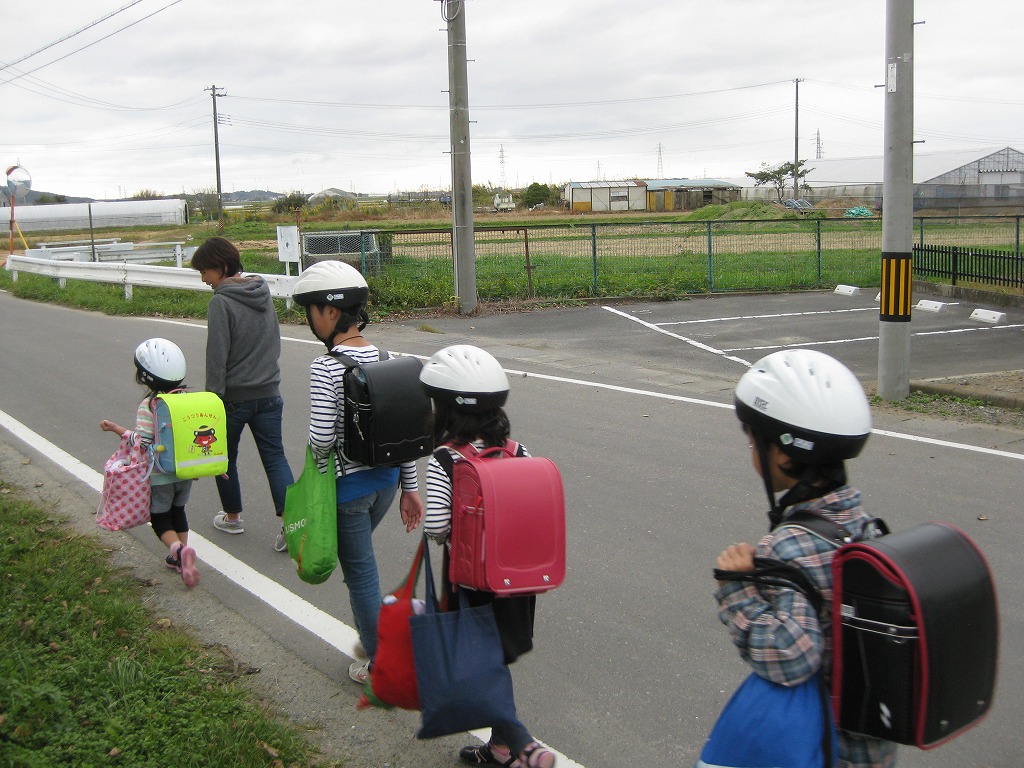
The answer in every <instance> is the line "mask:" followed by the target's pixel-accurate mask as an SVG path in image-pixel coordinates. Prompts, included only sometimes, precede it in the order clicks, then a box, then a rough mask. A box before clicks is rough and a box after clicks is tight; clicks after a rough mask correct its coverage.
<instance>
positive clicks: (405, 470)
mask: <svg viewBox="0 0 1024 768" xmlns="http://www.w3.org/2000/svg"><path fill="white" fill-rule="evenodd" d="M368 298H369V288H368V286H367V284H366V280H364V279H363V276H362V275H361V274H359V272H358V270H356V269H355V268H354V267H352V266H350V265H348V264H345V263H344V262H341V261H322V262H319V263H317V264H313V265H312V266H310V267H308V268H307V269H305V270H304V271H303V272H302V273H301V274H300V275H299V277H298V279H297V280H296V281H295V284H294V286H293V287H292V300H293V301H294V302H295V303H296V304H299V305H300V306H303V307H305V309H306V319H307V320H308V322H309V327H310V329H311V330H312V331H313V335H314V336H316V337H317V338H318V339H319V340H320V341H322V342H323V343H324V345H325V346H326V347H327V350H328V352H331V351H333V352H335V353H340V354H343V355H345V356H346V357H348V358H349V359H350V360H352V361H353V362H355V363H357V364H365V363H373V362H377V361H378V360H380V351H379V350H378V349H377V347H376V346H374V345H373V344H371V343H370V342H369V341H368V340H367V339H366V338H365V337H364V336H363V333H362V332H363V329H364V328H365V327H366V325H367V323H368V322H369V317H368V315H367V313H366V302H367V300H368ZM344 372H345V365H344V364H343V363H342V362H340V361H339V360H337V359H336V358H334V357H332V356H331V355H329V354H327V355H320V356H319V357H317V358H316V359H315V360H313V362H312V363H311V364H310V367H309V444H310V446H312V448H313V452H314V454H316V456H317V459H318V460H319V461H320V462H321V465H320V469H321V471H325V470H326V467H327V461H328V457H329V456H330V453H331V451H333V450H335V446H340V445H343V444H344V439H345V418H344V417H345V407H344V406H345V384H344ZM338 464H339V466H338V468H337V473H338V474H337V502H338V560H339V562H340V564H341V570H342V573H343V574H344V576H345V584H347V585H348V592H349V602H350V604H351V606H352V615H353V617H354V619H355V624H356V629H357V631H358V632H359V640H360V643H361V644H362V646H363V649H364V651H365V652H366V655H367V656H368V658H367V659H366V660H356V661H354V662H353V663H352V664H351V665H350V666H349V677H351V678H352V679H353V680H355V681H356V682H357V683H360V684H362V683H365V682H366V679H367V676H368V675H369V672H370V666H371V664H372V661H373V657H374V655H375V653H376V650H377V616H378V613H379V612H380V604H381V598H382V595H381V590H380V577H379V574H378V570H377V560H376V556H375V555H374V551H373V537H372V535H373V532H374V530H375V529H376V528H377V525H378V524H379V523H380V521H381V520H382V519H383V517H384V513H385V512H387V511H388V508H389V507H390V506H391V503H392V501H393V500H394V498H395V495H396V494H397V493H398V489H399V487H401V498H400V499H399V504H398V509H399V513H400V514H401V516H402V522H403V523H404V524H405V528H406V531H412V530H413V529H414V528H416V526H418V525H419V523H420V520H421V519H422V517H423V501H422V499H420V495H419V486H418V479H417V474H416V462H414V461H407V462H404V463H402V464H400V465H399V466H398V467H390V466H377V467H368V466H366V465H365V464H360V463H358V462H354V461H350V460H349V459H347V458H345V457H343V456H342V457H341V460H340V461H339V462H338Z"/></svg>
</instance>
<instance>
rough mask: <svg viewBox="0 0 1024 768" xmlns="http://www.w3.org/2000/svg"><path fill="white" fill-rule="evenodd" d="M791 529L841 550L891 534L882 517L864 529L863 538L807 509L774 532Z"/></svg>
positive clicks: (872, 521)
mask: <svg viewBox="0 0 1024 768" xmlns="http://www.w3.org/2000/svg"><path fill="white" fill-rule="evenodd" d="M783 527H790V528H800V529H802V530H804V531H807V533H810V534H813V535H815V536H818V537H819V538H822V539H825V540H826V541H827V542H829V543H830V544H832V545H833V546H834V547H836V548H839V547H841V546H843V545H844V544H850V543H852V542H855V541H860V540H861V539H865V538H867V539H873V538H877V537H878V536H882V535H884V534H887V533H889V526H888V525H887V524H886V522H885V520H883V519H882V518H880V517H873V518H871V520H870V521H869V522H868V524H867V525H866V526H865V528H864V535H863V536H852V535H851V534H850V532H849V531H848V530H847V529H846V528H845V527H843V526H842V525H840V524H839V523H837V522H835V521H834V520H830V519H829V518H827V517H825V516H824V515H822V514H819V513H817V512H811V511H810V510H807V509H800V510H797V511H795V512H794V513H793V514H792V515H790V516H789V517H787V518H786V519H785V520H783V521H782V522H781V523H780V524H779V525H778V526H777V527H776V528H775V529H774V530H778V529H779V528H783Z"/></svg>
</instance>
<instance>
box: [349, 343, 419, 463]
mask: <svg viewBox="0 0 1024 768" xmlns="http://www.w3.org/2000/svg"><path fill="white" fill-rule="evenodd" d="M330 355H331V357H333V358H334V359H335V360H337V361H338V362H340V363H342V364H343V365H344V366H345V373H344V378H343V381H344V384H345V405H344V410H345V413H344V419H345V439H344V441H343V445H342V447H341V452H342V454H343V455H344V456H345V458H346V459H348V460H349V461H355V462H359V463H360V464H365V465H367V466H368V467H377V466H390V465H395V464H400V463H402V462H403V461H412V460H415V459H419V458H422V457H424V456H427V455H429V454H430V452H431V451H432V450H433V449H434V440H433V436H432V435H431V430H430V414H431V408H432V406H431V402H430V398H429V397H427V394H426V392H425V391H424V389H423V385H422V384H421V383H420V370H421V369H422V368H423V363H422V362H421V361H420V360H418V359H416V358H415V357H390V356H389V355H388V353H387V352H385V351H383V350H381V353H380V360H379V361H377V362H374V363H357V362H356V361H354V360H352V359H351V358H350V357H348V356H347V355H345V354H344V353H343V352H331V353H330Z"/></svg>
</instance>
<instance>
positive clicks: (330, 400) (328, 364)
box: [309, 344, 419, 492]
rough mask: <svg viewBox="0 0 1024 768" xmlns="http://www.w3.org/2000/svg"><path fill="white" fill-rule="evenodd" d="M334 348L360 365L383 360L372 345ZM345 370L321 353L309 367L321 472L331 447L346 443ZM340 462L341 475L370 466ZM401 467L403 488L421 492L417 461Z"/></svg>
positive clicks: (312, 427)
mask: <svg viewBox="0 0 1024 768" xmlns="http://www.w3.org/2000/svg"><path fill="white" fill-rule="evenodd" d="M332 351H333V352H344V353H345V355H346V356H347V357H348V358H350V359H351V360H353V361H354V362H356V363H359V364H362V363H375V362H377V361H378V360H379V359H380V351H379V350H378V349H377V347H375V346H373V345H372V344H371V345H369V346H366V347H350V346H348V345H346V344H339V345H338V346H336V347H334V349H333V350H332ZM344 373H345V364H344V363H341V362H339V361H338V360H336V359H335V358H333V357H331V356H330V355H320V356H319V357H317V358H316V359H315V360H313V362H312V363H310V366H309V444H310V445H311V446H312V448H313V453H314V454H315V455H316V458H317V464H318V466H319V467H320V470H321V471H325V470H326V469H327V460H328V456H329V455H330V452H331V450H332V449H333V448H334V447H335V446H336V445H337V446H341V445H343V444H344V440H345V384H344V378H343V377H344ZM339 454H340V451H339ZM338 463H339V465H340V466H338V467H337V476H338V477H342V476H344V475H351V474H352V473H355V472H362V471H364V470H367V469H370V467H367V466H366V465H365V464H360V463H358V462H354V461H349V460H348V459H345V458H344V457H342V461H340V462H338ZM400 467H401V472H400V475H399V476H400V478H401V483H402V490H403V491H405V492H414V491H418V490H419V485H418V480H417V477H416V462H414V461H407V462H404V463H402V464H401V465H400Z"/></svg>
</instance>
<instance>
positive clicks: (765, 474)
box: [715, 349, 896, 768]
mask: <svg viewBox="0 0 1024 768" xmlns="http://www.w3.org/2000/svg"><path fill="white" fill-rule="evenodd" d="M735 406H736V415H737V417H738V418H739V421H740V424H741V425H742V428H743V433H744V435H745V437H746V439H747V443H748V447H749V449H750V451H751V460H752V462H753V465H754V470H755V471H756V472H757V473H758V474H759V475H760V476H761V478H762V482H763V483H764V487H765V492H766V494H767V496H768V502H769V504H770V507H771V509H770V511H769V513H768V516H769V529H770V532H769V534H768V535H767V536H765V537H764V538H762V539H761V540H760V541H759V542H758V544H757V546H756V547H754V546H751V545H750V544H746V543H743V544H733V545H731V546H729V547H727V548H726V549H725V550H724V551H723V552H722V553H721V554H720V555H719V556H718V558H717V560H716V561H715V567H716V568H718V569H721V570H726V571H742V572H749V571H752V570H754V557H763V558H773V559H775V560H781V561H783V562H786V563H792V564H795V565H798V566H799V567H800V568H801V569H802V570H803V572H804V574H805V575H806V576H808V577H809V578H810V580H811V581H812V582H813V584H814V586H815V587H817V589H818V590H819V591H820V592H821V593H822V595H824V596H825V599H826V605H825V606H824V608H823V609H822V611H821V613H820V614H819V613H817V612H815V610H814V608H813V607H812V606H811V604H810V602H809V601H808V599H807V598H806V597H805V595H804V594H803V593H802V592H799V591H797V590H795V589H789V588H785V587H779V586H773V587H765V586H758V585H755V584H752V583H750V582H744V581H725V580H722V581H718V582H716V584H717V590H716V593H715V596H716V598H717V600H718V603H719V618H720V619H721V621H722V623H723V624H725V625H726V626H727V627H728V628H729V634H730V637H731V639H732V642H733V643H734V644H735V645H736V647H737V648H739V649H740V655H741V656H742V657H743V658H744V659H745V660H746V661H747V663H748V664H750V666H751V668H752V669H753V671H754V672H756V673H757V674H758V675H760V676H761V677H763V678H765V679H768V680H771V681H773V682H776V683H780V684H783V685H787V686H793V685H797V684H799V683H801V682H803V681H804V680H807V679H808V678H810V677H811V676H812V675H813V674H815V673H816V672H817V671H818V670H819V669H822V670H823V672H824V674H825V676H826V678H827V677H828V676H829V674H830V672H831V669H830V664H829V659H830V658H831V645H832V641H831V615H832V614H831V607H830V605H829V603H830V602H831V597H832V557H833V555H834V554H835V551H836V550H835V545H834V544H833V543H832V542H829V541H827V540H825V539H824V538H822V537H820V536H817V535H814V534H811V533H809V532H808V531H807V530H806V529H804V528H798V527H796V524H791V525H787V521H788V520H790V519H791V518H792V517H793V516H794V515H795V514H797V513H800V514H808V513H809V514H813V515H816V516H819V517H823V518H825V519H827V520H829V521H831V522H832V523H834V524H837V525H838V526H841V527H842V529H844V530H845V532H846V533H847V534H848V535H849V536H850V537H852V538H867V537H870V536H871V535H872V529H871V527H872V523H873V521H874V518H872V517H870V516H869V515H868V514H867V513H866V512H865V511H864V509H863V508H862V507H861V494H860V491H858V490H856V489H855V488H853V487H851V486H850V485H849V483H848V481H847V476H846V466H845V461H846V460H847V459H852V458H854V457H856V456H857V455H858V454H859V453H860V451H861V449H862V448H863V447H864V445H865V443H866V442H867V439H868V436H869V434H870V433H871V410H870V407H869V405H868V401H867V397H866V396H865V394H864V390H863V388H862V387H861V385H860V382H859V381H858V380H857V377H856V376H854V374H853V373H852V372H851V371H850V370H849V369H848V368H847V367H846V366H844V365H843V364H842V363H840V362H839V361H838V360H835V359H834V358H832V357H829V356H828V355H826V354H823V353H821V352H817V351H814V350H809V349H795V350H784V351H781V352H775V353H773V354H770V355H768V356H766V357H764V358H762V359H761V360H759V361H758V362H756V363H754V365H753V366H751V368H750V370H748V371H747V372H746V373H745V374H744V375H743V377H742V378H741V379H740V381H739V383H738V384H737V386H736V392H735ZM895 760H896V745H895V744H894V743H892V742H888V741H882V740H880V739H874V738H869V737H866V736H861V735H858V734H853V733H849V732H846V731H842V730H840V731H839V763H838V765H839V766H841V767H842V768H869V767H870V768H880V767H884V768H889V767H890V766H892V765H894V764H895Z"/></svg>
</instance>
